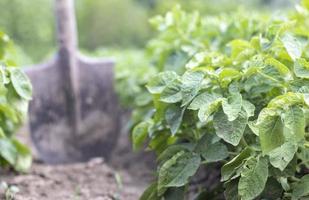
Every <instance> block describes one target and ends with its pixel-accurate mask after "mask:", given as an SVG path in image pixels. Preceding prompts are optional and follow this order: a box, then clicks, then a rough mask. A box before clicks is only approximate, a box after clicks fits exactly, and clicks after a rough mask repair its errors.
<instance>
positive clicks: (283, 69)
mask: <svg viewBox="0 0 309 200" xmlns="http://www.w3.org/2000/svg"><path fill="white" fill-rule="evenodd" d="M265 64H266V65H267V67H269V66H271V67H274V68H275V69H276V70H277V71H278V72H279V73H280V75H282V76H285V79H286V80H291V79H292V74H291V72H290V69H289V68H288V67H287V66H285V65H284V64H283V63H281V62H280V61H278V60H277V59H275V58H272V57H269V58H267V59H266V60H265Z"/></svg>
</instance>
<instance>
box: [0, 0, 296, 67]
mask: <svg viewBox="0 0 309 200" xmlns="http://www.w3.org/2000/svg"><path fill="white" fill-rule="evenodd" d="M177 3H178V4H181V5H182V7H183V8H184V10H187V11H190V10H196V9H197V10H199V11H201V13H202V14H203V15H212V14H216V13H218V12H231V11H235V9H236V8H237V7H239V6H243V7H248V8H250V9H260V8H262V9H263V10H267V9H273V8H276V9H278V8H280V7H284V6H287V5H289V3H290V0H250V1H246V0H235V1H229V0H216V1H214V0H190V1H187V0H76V9H77V18H78V29H79V40H80V48H82V49H85V50H87V51H93V50H95V49H98V48H101V47H105V48H114V49H115V48H117V49H123V48H126V49H128V48H140V47H144V46H145V44H146V43H147V41H148V40H149V38H151V37H152V32H153V31H152V30H151V28H150V25H149V23H148V19H149V18H150V17H152V16H154V15H157V14H162V13H165V12H166V11H167V10H169V9H170V8H172V7H173V6H174V5H175V4H177ZM0 13H1V18H0V30H2V31H4V32H5V33H7V34H8V35H9V36H10V37H11V38H12V39H13V41H14V42H15V43H16V44H17V45H16V46H17V51H18V52H19V53H18V54H17V55H19V58H17V63H18V64H21V65H28V64H31V63H33V62H34V63H36V62H39V61H41V60H43V59H44V58H45V57H46V56H49V55H50V54H51V53H52V52H53V50H54V49H55V34H54V16H53V0H27V1H24V0H0ZM19 47H20V48H19Z"/></svg>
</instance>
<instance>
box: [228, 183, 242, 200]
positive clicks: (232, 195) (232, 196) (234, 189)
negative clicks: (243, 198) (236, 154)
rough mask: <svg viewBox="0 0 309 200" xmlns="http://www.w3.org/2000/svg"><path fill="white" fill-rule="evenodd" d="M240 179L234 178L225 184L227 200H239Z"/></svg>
mask: <svg viewBox="0 0 309 200" xmlns="http://www.w3.org/2000/svg"><path fill="white" fill-rule="evenodd" d="M238 182H239V180H238V179H233V180H231V181H228V182H226V183H225V184H224V187H225V190H224V197H225V199H226V200H239V199H240V198H239V195H238Z"/></svg>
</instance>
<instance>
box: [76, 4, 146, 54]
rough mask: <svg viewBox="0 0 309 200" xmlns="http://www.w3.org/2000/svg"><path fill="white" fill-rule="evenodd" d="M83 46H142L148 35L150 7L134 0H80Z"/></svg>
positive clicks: (79, 22)
mask: <svg viewBox="0 0 309 200" xmlns="http://www.w3.org/2000/svg"><path fill="white" fill-rule="evenodd" d="M76 6H77V13H78V27H79V35H80V37H79V38H80V45H81V46H82V47H83V48H86V49H89V50H93V49H96V48H98V47H100V46H122V47H123V46H124V47H132V46H135V47H136V46H139V47H140V46H143V44H144V43H145V41H146V40H147V39H148V38H149V28H148V22H147V21H148V14H147V10H145V9H144V8H143V7H141V6H140V5H138V4H137V3H136V2H133V1H132V0H104V1H97V0H77V5H76Z"/></svg>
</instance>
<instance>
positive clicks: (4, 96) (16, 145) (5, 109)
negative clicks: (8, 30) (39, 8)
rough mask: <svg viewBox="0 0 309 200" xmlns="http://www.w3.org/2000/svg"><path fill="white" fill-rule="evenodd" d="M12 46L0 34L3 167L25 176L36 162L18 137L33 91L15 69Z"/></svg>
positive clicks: (0, 154)
mask: <svg viewBox="0 0 309 200" xmlns="http://www.w3.org/2000/svg"><path fill="white" fill-rule="evenodd" d="M11 48H12V43H11V42H10V39H9V37H8V36H7V35H5V34H4V33H2V32H0V167H1V168H6V167H13V168H14V169H15V170H17V171H21V172H25V171H27V170H28V169H29V167H30V165H31V161H32V157H31V152H30V150H29V149H28V147H26V146H25V145H23V144H22V143H20V142H19V141H18V140H17V139H16V138H15V136H14V133H15V132H16V131H17V129H18V128H19V127H20V126H21V125H22V124H23V122H24V121H25V119H26V116H27V110H28V103H29V100H31V96H32V87H31V83H30V81H29V79H28V78H27V76H26V75H25V73H24V72H23V71H22V70H21V69H19V68H17V67H15V66H14V62H13V61H12V60H11V59H10V58H11V57H12V56H11V55H10V52H9V51H7V50H8V49H11Z"/></svg>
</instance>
